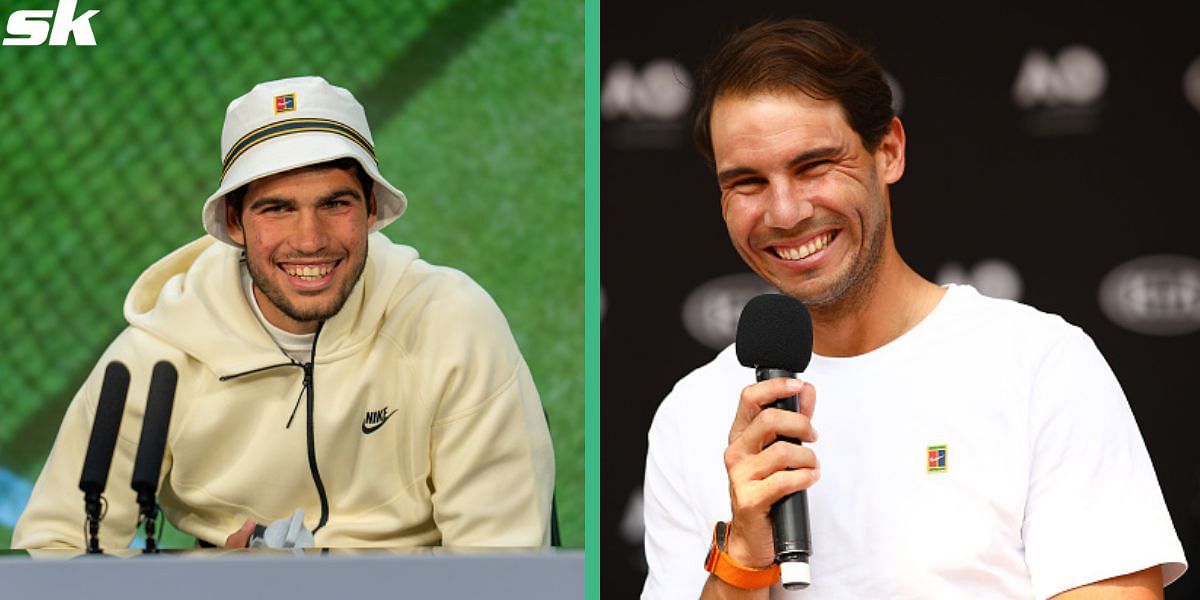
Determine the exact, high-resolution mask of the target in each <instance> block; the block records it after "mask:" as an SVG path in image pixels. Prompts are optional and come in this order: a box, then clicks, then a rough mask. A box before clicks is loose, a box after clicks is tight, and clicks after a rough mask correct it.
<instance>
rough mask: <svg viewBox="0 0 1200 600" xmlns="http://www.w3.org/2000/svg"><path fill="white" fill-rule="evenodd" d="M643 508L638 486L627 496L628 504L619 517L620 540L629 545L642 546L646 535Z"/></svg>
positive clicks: (640, 489)
mask: <svg viewBox="0 0 1200 600" xmlns="http://www.w3.org/2000/svg"><path fill="white" fill-rule="evenodd" d="M644 507H645V504H644V501H643V499H642V488H641V486H639V487H637V488H634V490H633V492H632V493H631V494H629V502H628V503H626V504H625V514H624V515H623V516H622V517H621V526H620V527H621V539H623V540H625V541H626V542H628V543H630V544H636V545H638V546H641V545H642V537H643V536H644V535H645V533H646V523H645V517H644V516H643V515H644V510H643V509H644Z"/></svg>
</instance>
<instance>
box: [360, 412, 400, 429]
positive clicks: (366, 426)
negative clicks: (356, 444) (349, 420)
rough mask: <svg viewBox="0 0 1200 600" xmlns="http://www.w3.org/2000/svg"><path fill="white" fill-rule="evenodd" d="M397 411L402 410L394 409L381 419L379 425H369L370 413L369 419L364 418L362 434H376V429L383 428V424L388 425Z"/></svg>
mask: <svg viewBox="0 0 1200 600" xmlns="http://www.w3.org/2000/svg"><path fill="white" fill-rule="evenodd" d="M397 410H400V409H398V408H397V409H393V410H392V412H390V413H387V414H386V415H383V416H382V417H380V418H379V422H378V423H371V424H367V418H368V417H369V416H370V413H368V417H363V422H362V432H363V433H365V434H371V433H374V432H375V430H376V429H379V428H380V427H383V424H384V423H387V420H388V419H390V418H392V415H394V414H396V411H397Z"/></svg>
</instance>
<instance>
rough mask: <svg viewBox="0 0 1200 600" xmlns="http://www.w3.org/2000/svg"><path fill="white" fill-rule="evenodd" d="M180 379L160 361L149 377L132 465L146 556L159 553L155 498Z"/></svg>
mask: <svg viewBox="0 0 1200 600" xmlns="http://www.w3.org/2000/svg"><path fill="white" fill-rule="evenodd" d="M178 378H179V375H178V373H177V372H176V371H175V367H174V366H173V365H172V364H171V363H169V362H166V361H159V362H158V363H156V364H155V365H154V371H153V372H152V373H151V375H150V393H149V395H148V396H147V398H146V414H145V417H144V418H143V419H142V437H141V439H140V440H139V441H138V451H137V457H136V458H135V459H134V461H133V481H132V485H133V491H135V492H137V502H138V507H139V509H140V512H141V516H142V520H143V522H144V523H145V526H146V549H145V552H146V553H157V552H158V545H157V544H156V543H155V540H154V526H155V524H156V523H157V521H158V506H157V502H156V499H155V496H156V495H157V493H158V475H159V473H160V472H161V470H162V460H163V452H164V450H165V449H166V446H167V429H168V427H169V426H170V424H171V409H172V408H173V407H174V405H175V384H176V383H177V382H178Z"/></svg>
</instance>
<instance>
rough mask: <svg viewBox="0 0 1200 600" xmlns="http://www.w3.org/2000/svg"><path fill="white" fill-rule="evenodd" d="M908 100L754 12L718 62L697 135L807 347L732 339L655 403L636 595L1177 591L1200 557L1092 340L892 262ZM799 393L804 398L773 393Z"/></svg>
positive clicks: (820, 32)
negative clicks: (785, 348) (742, 347)
mask: <svg viewBox="0 0 1200 600" xmlns="http://www.w3.org/2000/svg"><path fill="white" fill-rule="evenodd" d="M891 100H892V98H891V91H890V89H889V88H888V85H887V83H886V82H885V81H884V78H883V75H882V71H881V70H880V68H879V66H878V64H877V63H876V62H875V60H874V59H873V58H872V57H871V56H870V54H869V53H868V52H867V51H866V50H864V49H863V48H861V47H860V46H858V45H856V44H855V43H854V42H853V41H851V40H850V39H849V38H848V37H847V36H846V35H845V34H844V33H842V32H840V31H838V30H836V29H835V28H833V27H830V26H829V25H826V24H824V23H819V22H814V21H802V20H789V21H780V22H766V23H760V24H758V25H755V26H752V27H750V28H748V29H746V30H743V31H741V32H739V33H736V34H735V35H734V36H733V37H732V38H730V40H729V41H728V42H727V43H726V44H725V45H724V46H723V47H722V48H721V49H720V50H719V51H718V52H717V54H716V55H715V57H714V58H713V59H712V61H711V62H710V63H709V65H708V69H707V71H706V73H705V81H704V84H703V86H702V90H701V97H700V110H699V114H698V115H697V118H696V123H695V138H696V142H697V145H698V147H699V148H700V150H701V152H702V153H703V154H704V155H705V157H706V158H707V159H708V160H709V161H710V163H711V164H712V165H713V166H714V169H715V171H716V176H717V182H718V184H719V186H720V190H721V208H722V214H723V216H724V219H725V223H726V225H727V229H728V231H729V234H730V239H731V241H732V242H733V245H734V247H735V248H736V249H737V251H738V253H739V254H740V255H741V256H742V258H743V260H745V261H746V263H747V264H748V265H749V266H750V267H751V268H752V269H753V270H754V271H755V272H756V273H758V274H759V276H761V277H763V278H764V279H765V280H767V281H768V282H770V283H771V284H772V285H774V286H775V287H776V288H778V289H779V290H780V291H781V292H783V293H784V294H786V295H788V296H791V297H793V298H795V299H797V300H800V301H801V302H803V303H804V304H805V305H806V306H807V308H808V310H809V311H810V312H811V315H812V323H813V354H814V356H813V358H812V362H811V363H810V366H809V368H808V369H807V370H806V371H805V373H804V374H803V375H802V377H803V379H804V381H803V382H801V381H799V380H795V379H787V378H776V379H770V380H767V381H763V382H761V383H754V384H752V382H753V381H754V370H753V369H749V368H746V367H743V366H741V365H739V364H738V361H737V360H736V359H735V357H734V350H733V348H732V347H731V348H728V349H726V350H725V351H723V352H722V353H721V354H720V355H718V356H717V357H716V359H714V360H713V361H712V362H711V363H709V364H707V365H705V366H703V367H701V368H700V369H697V370H696V371H694V372H693V373H691V374H689V375H688V376H686V377H685V378H683V379H682V380H681V381H680V382H679V383H678V384H677V385H676V387H675V389H674V390H673V391H672V392H671V394H670V395H669V396H668V397H667V399H666V400H665V401H664V402H663V404H662V405H661V406H660V408H659V410H658V413H657V415H656V416H655V420H654V424H653V426H652V427H651V431H650V436H649V442H650V448H649V455H648V458H647V467H646V482H645V488H644V489H645V502H646V515H645V522H646V554H647V561H648V563H649V569H650V573H649V576H648V578H647V581H646V586H645V589H644V591H643V598H687V597H696V596H699V597H702V598H767V597H768V596H773V597H806V598H1049V597H1059V598H1158V597H1161V595H1162V588H1163V586H1164V585H1165V584H1168V583H1170V582H1171V581H1174V580H1175V579H1177V578H1178V577H1179V576H1180V575H1181V574H1182V573H1183V571H1184V570H1185V569H1186V564H1185V559H1184V556H1183V551H1182V548H1181V547H1180V544H1179V541H1178V538H1177V536H1176V534H1175V531H1174V528H1173V526H1172V524H1171V520H1170V516H1169V515H1168V513H1167V510H1166V506H1165V504H1164V502H1163V499H1162V494H1161V492H1160V491H1159V488H1158V482H1157V479H1156V477H1155V474H1154V470H1153V466H1152V465H1151V463H1150V460H1149V456H1148V454H1147V452H1146V448H1145V444H1144V443H1143V441H1142V439H1141V435H1140V433H1139V432H1138V429H1137V425H1136V423H1135V421H1134V419H1133V415H1132V413H1131V412H1130V410H1129V406H1128V403H1127V401H1126V399H1125V397H1124V394H1123V392H1122V391H1121V389H1120V386H1119V384H1118V383H1117V381H1116V379H1115V377H1114V376H1113V374H1112V371H1111V369H1110V368H1109V367H1108V365H1107V363H1105V361H1104V358H1103V357H1102V356H1101V355H1100V353H1099V351H1098V350H1097V349H1096V347H1095V345H1094V344H1093V343H1092V341H1091V339H1090V338H1089V337H1088V336H1087V335H1086V334H1084V333H1083V332H1082V331H1081V330H1080V329H1079V328H1077V327H1075V326H1072V325H1070V324H1069V323H1067V322H1066V321H1064V320H1063V319H1062V318H1060V317H1058V316H1056V315H1049V314H1046V313H1041V312H1039V311H1037V310H1035V309H1033V308H1030V307H1028V306H1023V305H1020V304H1017V303H1014V302H1009V301H1003V300H995V299H990V298H986V297H984V296H982V295H980V294H979V293H978V292H976V291H975V290H974V289H973V288H971V287H969V286H948V287H940V286H938V285H936V284H934V283H932V282H930V281H928V280H926V279H924V278H923V277H921V276H920V275H919V274H918V273H916V272H915V271H914V270H913V269H912V268H910V267H909V266H908V265H907V264H906V263H905V262H904V260H903V259H902V258H901V256H900V255H899V253H898V251H897V249H896V246H895V242H894V239H893V234H892V225H891V224H892V218H891V216H892V212H891V211H892V206H891V202H890V196H889V190H888V186H889V185H890V184H893V183H895V182H896V181H898V180H899V179H900V178H901V176H902V175H903V173H904V169H905V131H904V128H903V126H902V125H901V123H900V121H899V119H898V118H896V116H895V114H894V113H893V111H892V108H891ZM818 390H820V396H821V398H822V401H821V412H820V416H817V417H814V410H815V408H816V404H817V396H818ZM792 395H799V399H800V403H799V404H800V410H799V412H798V413H790V412H784V411H780V410H778V409H773V408H766V407H767V406H768V405H770V404H771V403H773V402H775V401H776V400H778V399H780V398H784V397H788V396H792ZM815 424H816V426H815ZM818 428H819V429H820V430H821V434H820V436H818V434H817V431H816V430H817V429H818ZM778 438H793V439H796V440H800V441H802V442H804V443H806V444H811V445H806V446H801V445H799V444H794V443H790V442H786V441H776V440H777V439H778ZM801 490H808V492H807V493H808V501H809V506H810V510H811V520H812V538H813V546H814V548H813V555H812V559H811V561H810V562H811V573H812V585H811V587H809V588H808V589H806V590H804V591H799V592H788V591H784V590H783V589H782V588H781V587H780V586H779V585H778V580H779V570H778V566H777V565H776V564H775V560H776V559H775V550H774V548H773V543H772V526H771V521H770V519H769V516H768V515H769V511H770V508H771V506H772V504H774V503H776V502H778V501H779V500H780V499H782V498H784V497H786V496H788V495H789V494H792V493H795V492H798V491H801ZM706 553H707V556H708V559H707V560H703V561H702V559H704V557H705V556H706ZM706 570H707V571H708V572H706Z"/></svg>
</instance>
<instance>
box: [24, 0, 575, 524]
mask: <svg viewBox="0 0 1200 600" xmlns="http://www.w3.org/2000/svg"><path fill="white" fill-rule="evenodd" d="M57 4H58V2H57V0H17V1H14V0H0V18H3V19H7V15H9V14H11V13H12V12H13V11H15V10H30V9H41V10H53V9H54V8H55V6H56V5H57ZM89 9H99V10H100V13H99V14H97V15H96V16H94V17H92V19H91V24H92V30H93V32H94V34H95V39H96V43H97V45H96V46H94V47H78V46H73V45H72V46H67V47H50V46H39V47H18V46H3V47H0V73H2V74H0V101H2V102H3V108H2V110H0V190H3V194H4V197H3V198H2V199H0V223H2V224H3V226H4V228H5V232H4V235H3V236H0V255H2V256H3V257H4V260H5V261H6V262H7V266H6V267H5V268H3V269H0V290H3V293H0V314H3V315H4V317H3V318H2V319H0V341H2V342H3V343H2V347H3V351H2V352H3V355H2V356H0V383H2V384H3V385H0V415H3V416H2V417H0V547H8V545H9V541H10V537H11V534H12V526H13V525H14V523H15V521H16V518H17V516H18V515H19V514H20V512H21V510H22V509H23V507H24V504H25V502H26V500H27V498H28V495H29V489H30V486H31V485H32V482H33V481H34V480H35V479H36V477H37V474H38V472H39V471H40V469H41V466H42V462H43V460H44V458H45V456H46V454H47V453H48V451H49V449H50V445H51V443H52V442H53V438H54V435H55V432H56V431H57V428H58V424H59V422H60V420H61V418H62V415H63V412H64V411H65V409H66V405H67V403H68V401H69V400H70V398H71V397H72V396H73V395H74V393H75V391H76V389H77V387H78V386H79V385H80V384H81V383H82V381H83V379H84V378H85V376H86V375H87V373H88V371H89V370H90V369H91V368H92V366H93V364H94V362H95V361H96V359H97V358H98V357H99V355H100V353H101V352H102V351H103V349H104V348H105V347H106V346H107V345H108V343H109V342H110V341H111V340H112V339H113V338H114V337H115V336H116V334H117V333H118V332H119V331H120V330H121V329H122V328H123V327H124V324H125V323H124V319H123V317H122V313H121V306H122V303H123V300H124V297H125V293H126V291H127V290H128V288H129V286H130V285H131V284H132V283H133V281H134V280H135V279H136V278H137V276H138V275H139V274H140V273H141V271H142V270H143V269H145V268H146V267H147V266H149V265H150V264H151V263H152V262H154V261H155V260H156V259H158V258H159V257H161V256H163V255H164V254H166V253H167V252H169V251H170V250H172V249H174V248H176V247H178V246H180V245H182V244H184V243H186V242H188V241H189V240H191V239H194V238H196V237H198V236H200V235H202V234H203V228H202V227H201V224H200V207H201V204H202V203H203V200H204V198H205V197H206V196H207V195H208V194H209V193H211V191H212V190H213V189H215V187H216V184H217V179H218V177H219V174H220V163H221V157H220V130H221V123H222V121H223V118H224V111H225V106H226V105H227V104H228V103H229V101H230V100H232V99H233V98H235V97H237V96H239V95H241V94H243V93H245V92H246V91H248V90H249V89H250V88H251V87H252V86H253V85H254V84H255V83H256V82H259V81H263V80H268V79H278V78H282V77H291V76H297V75H308V74H317V75H322V76H324V77H325V78H326V79H328V80H329V81H330V82H332V83H333V84H335V85H339V86H342V87H346V88H348V89H350V90H351V91H352V92H354V93H355V95H356V96H357V97H358V98H359V100H360V101H362V103H363V105H364V106H365V107H366V111H367V116H368V119H369V120H370V122H371V128H372V132H373V133H374V137H375V142H376V147H377V153H378V156H379V160H380V164H381V167H382V170H383V173H384V174H385V175H386V176H387V177H388V179H389V180H390V181H391V182H392V183H394V184H395V185H396V186H397V187H399V188H400V189H402V190H404V192H405V193H406V194H407V196H408V198H409V209H408V211H407V212H406V213H405V215H404V217H402V218H401V219H400V220H399V221H398V222H396V223H395V224H394V225H392V226H390V227H388V228H387V229H386V230H385V231H386V233H387V234H388V235H389V236H390V237H391V238H392V239H393V240H396V241H399V242H401V243H405V244H410V245H412V246H414V247H416V248H417V249H418V250H419V251H420V252H421V255H422V256H423V257H424V258H425V259H427V260H429V261H430V262H433V263H435V264H443V265H448V266H452V267H455V268H458V269H461V270H463V271H465V272H466V273H468V274H470V275H471V276H472V277H474V278H475V279H476V280H477V281H478V282H479V283H480V284H481V285H483V287H484V288H485V289H487V290H488V291H489V292H491V294H492V296H493V297H494V298H495V299H496V301H497V302H498V303H499V305H500V307H501V308H502V309H503V310H504V312H505V314H506V316H507V317H508V320H509V323H510V325H511V326H512V329H513V332H514V333H515V334H516V337H517V341H518V343H519V344H520V346H521V349H522V351H523V352H524V354H525V357H526V359H527V361H528V362H529V364H530V367H531V369H532V371H533V376H534V379H535V380H536V381H537V384H538V388H539V390H540V392H541V394H542V402H543V403H544V405H545V408H546V411H547V413H548V415H549V418H550V427H551V432H552V435H553V437H554V447H555V453H556V458H557V463H558V480H557V494H558V510H559V521H560V525H561V528H562V538H563V543H564V545H565V546H574V547H582V545H583V519H584V514H583V512H584V511H583V503H584V498H583V436H584V424H583V356H584V354H583V298H584V296H583V208H584V206H583V60H584V56H583V2H582V1H581V0H577V1H567V2H562V1H556V0H504V1H490V0H480V1H470V0H458V1H452V0H442V1H437V0H429V1H405V0H400V1H395V2H385V1H371V0H342V1H339V2H327V1H319V0H286V1H266V2H238V1H232V0H231V1H195V2H172V1H166V0H80V1H79V6H78V8H77V10H76V15H77V16H78V15H80V14H82V13H83V12H84V11H86V10H89ZM81 515H82V507H81ZM164 541H165V542H166V543H167V544H168V545H185V546H190V545H191V542H192V541H191V539H190V538H187V537H186V536H184V535H182V534H179V533H178V532H171V533H169V534H168V535H167V536H166V537H165V538H164Z"/></svg>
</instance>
